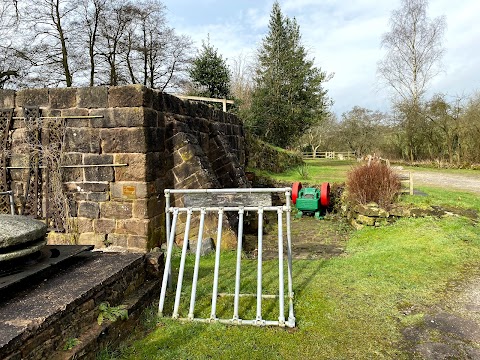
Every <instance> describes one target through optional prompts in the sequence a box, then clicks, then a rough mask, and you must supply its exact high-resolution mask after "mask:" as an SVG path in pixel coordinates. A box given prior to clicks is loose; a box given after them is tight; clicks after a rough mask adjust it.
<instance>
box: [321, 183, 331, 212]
mask: <svg viewBox="0 0 480 360" xmlns="http://www.w3.org/2000/svg"><path fill="white" fill-rule="evenodd" d="M320 204H321V205H322V206H324V207H327V206H329V205H330V184H329V183H328V182H324V183H323V184H322V187H321V188H320Z"/></svg>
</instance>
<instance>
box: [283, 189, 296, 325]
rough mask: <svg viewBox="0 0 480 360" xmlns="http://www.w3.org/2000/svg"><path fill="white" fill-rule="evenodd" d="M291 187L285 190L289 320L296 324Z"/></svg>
mask: <svg viewBox="0 0 480 360" xmlns="http://www.w3.org/2000/svg"><path fill="white" fill-rule="evenodd" d="M290 196H291V189H288V190H287V191H285V201H286V208H287V210H286V215H285V216H286V221H287V257H288V258H287V264H288V266H287V277H288V297H289V304H288V322H289V323H293V324H295V315H294V312H293V285H292V284H293V275H292V232H291V229H290V225H291V207H290V206H291V204H290V201H291V198H290Z"/></svg>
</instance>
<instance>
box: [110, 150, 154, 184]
mask: <svg viewBox="0 0 480 360" xmlns="http://www.w3.org/2000/svg"><path fill="white" fill-rule="evenodd" d="M147 157H151V154H115V155H114V161H115V163H116V164H128V166H122V167H115V169H114V170H115V180H116V181H147V170H148V169H147V166H146V164H147ZM152 165H153V164H152ZM149 170H150V171H152V168H151V167H150V168H149Z"/></svg>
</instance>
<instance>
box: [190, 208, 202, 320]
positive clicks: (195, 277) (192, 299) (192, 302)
mask: <svg viewBox="0 0 480 360" xmlns="http://www.w3.org/2000/svg"><path fill="white" fill-rule="evenodd" d="M205 213H206V211H205V209H202V210H201V212H200V228H199V229H198V239H197V250H196V253H195V268H194V270H193V280H192V295H191V296H190V310H189V311H188V319H190V320H193V317H194V315H193V312H194V310H195V297H196V295H197V294H196V293H197V281H198V271H199V269H200V252H201V250H202V239H203V227H204V225H205Z"/></svg>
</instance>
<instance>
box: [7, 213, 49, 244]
mask: <svg viewBox="0 0 480 360" xmlns="http://www.w3.org/2000/svg"><path fill="white" fill-rule="evenodd" d="M46 234H47V225H46V224H45V223H43V222H41V221H39V220H35V219H32V218H29V217H26V216H21V215H0V249H2V248H7V247H9V246H15V245H20V244H25V243H28V242H31V241H34V240H40V239H43V238H44V237H45V235H46Z"/></svg>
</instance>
